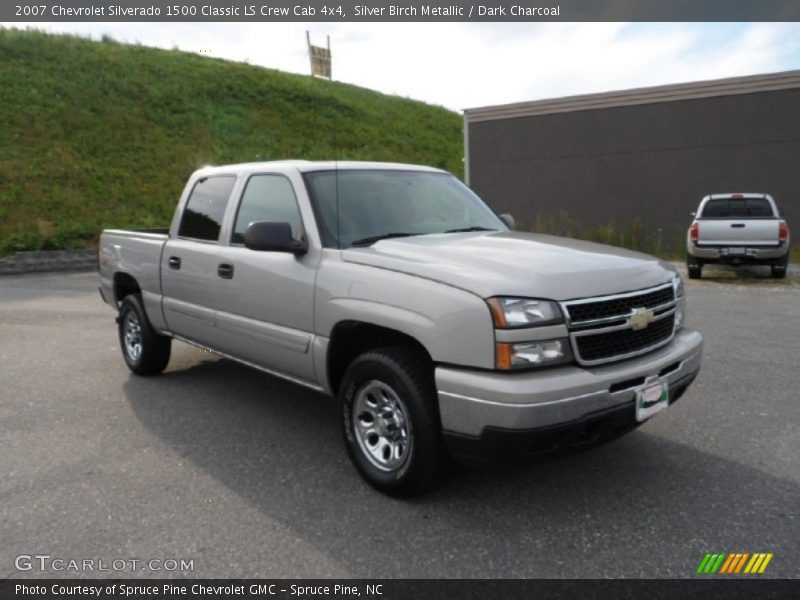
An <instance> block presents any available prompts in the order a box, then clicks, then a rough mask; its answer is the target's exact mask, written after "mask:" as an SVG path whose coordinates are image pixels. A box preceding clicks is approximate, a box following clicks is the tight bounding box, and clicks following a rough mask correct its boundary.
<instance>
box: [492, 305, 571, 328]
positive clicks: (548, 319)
mask: <svg viewBox="0 0 800 600" xmlns="http://www.w3.org/2000/svg"><path fill="white" fill-rule="evenodd" d="M488 302H489V308H490V309H491V311H492V319H494V326H495V327H497V328H498V329H510V328H516V327H535V326H536V325H552V324H554V323H562V322H563V321H564V317H563V316H562V315H561V309H560V308H558V304H556V303H555V302H552V301H550V300H535V299H531V298H489V300H488Z"/></svg>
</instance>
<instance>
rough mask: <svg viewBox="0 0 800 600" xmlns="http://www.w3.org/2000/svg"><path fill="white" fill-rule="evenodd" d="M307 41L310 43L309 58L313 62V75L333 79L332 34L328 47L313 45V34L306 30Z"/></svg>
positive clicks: (329, 37)
mask: <svg viewBox="0 0 800 600" xmlns="http://www.w3.org/2000/svg"><path fill="white" fill-rule="evenodd" d="M306 43H307V44H308V59H309V61H310V62H311V76H312V77H323V78H325V79H328V80H332V79H333V77H332V76H331V36H328V47H327V48H323V47H322V46H312V45H311V36H310V35H309V33H308V31H306Z"/></svg>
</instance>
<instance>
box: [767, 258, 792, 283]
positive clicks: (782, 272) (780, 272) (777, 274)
mask: <svg viewBox="0 0 800 600" xmlns="http://www.w3.org/2000/svg"><path fill="white" fill-rule="evenodd" d="M788 266H789V255H788V254H787V255H786V258H784V259H783V261H782V262H780V263H778V264H776V265H772V266H771V267H770V269H771V270H772V278H773V279H783V278H784V277H786V267H788Z"/></svg>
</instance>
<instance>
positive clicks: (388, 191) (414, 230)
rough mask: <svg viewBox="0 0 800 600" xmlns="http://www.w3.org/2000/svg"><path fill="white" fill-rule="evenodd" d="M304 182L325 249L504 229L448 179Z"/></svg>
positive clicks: (355, 175) (359, 175)
mask: <svg viewBox="0 0 800 600" xmlns="http://www.w3.org/2000/svg"><path fill="white" fill-rule="evenodd" d="M305 179H306V183H307V185H308V188H309V191H310V194H311V200H312V202H313V204H314V209H315V212H316V214H317V221H318V222H319V223H320V233H321V235H322V240H323V244H324V245H325V246H327V247H339V248H346V247H349V246H352V245H363V243H364V242H367V243H369V242H374V241H377V238H380V237H383V236H386V237H401V236H404V235H424V234H431V233H447V232H453V231H454V230H472V231H482V230H498V231H501V230H502V231H504V230H506V229H507V228H506V226H505V225H503V223H502V221H500V219H498V218H497V216H496V215H495V214H494V213H493V212H492V211H491V210H490V209H489V207H488V206H486V205H485V204H484V203H483V202H482V201H481V199H480V198H478V197H477V196H476V195H475V194H474V193H473V192H472V191H471V190H470V189H469V188H468V187H467V186H465V185H464V184H463V183H461V182H460V181H459V180H458V179H456V178H455V177H454V176H453V175H450V174H449V173H429V172H424V171H390V170H387V171H379V170H364V171H357V170H341V171H338V172H337V171H317V172H311V173H306V175H305ZM337 188H338V194H337ZM337 195H338V200H337ZM337 203H338V219H337ZM392 234H394V235H392ZM398 234H399V235H398Z"/></svg>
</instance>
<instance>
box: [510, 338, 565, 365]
mask: <svg viewBox="0 0 800 600" xmlns="http://www.w3.org/2000/svg"><path fill="white" fill-rule="evenodd" d="M571 361H572V351H571V350H570V347H569V341H568V340H567V339H566V338H562V339H558V340H541V341H536V342H523V343H520V344H500V343H498V344H497V347H496V362H497V365H496V366H497V368H498V369H503V370H509V369H519V368H525V367H542V366H549V365H555V364H558V363H564V362H571Z"/></svg>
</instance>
